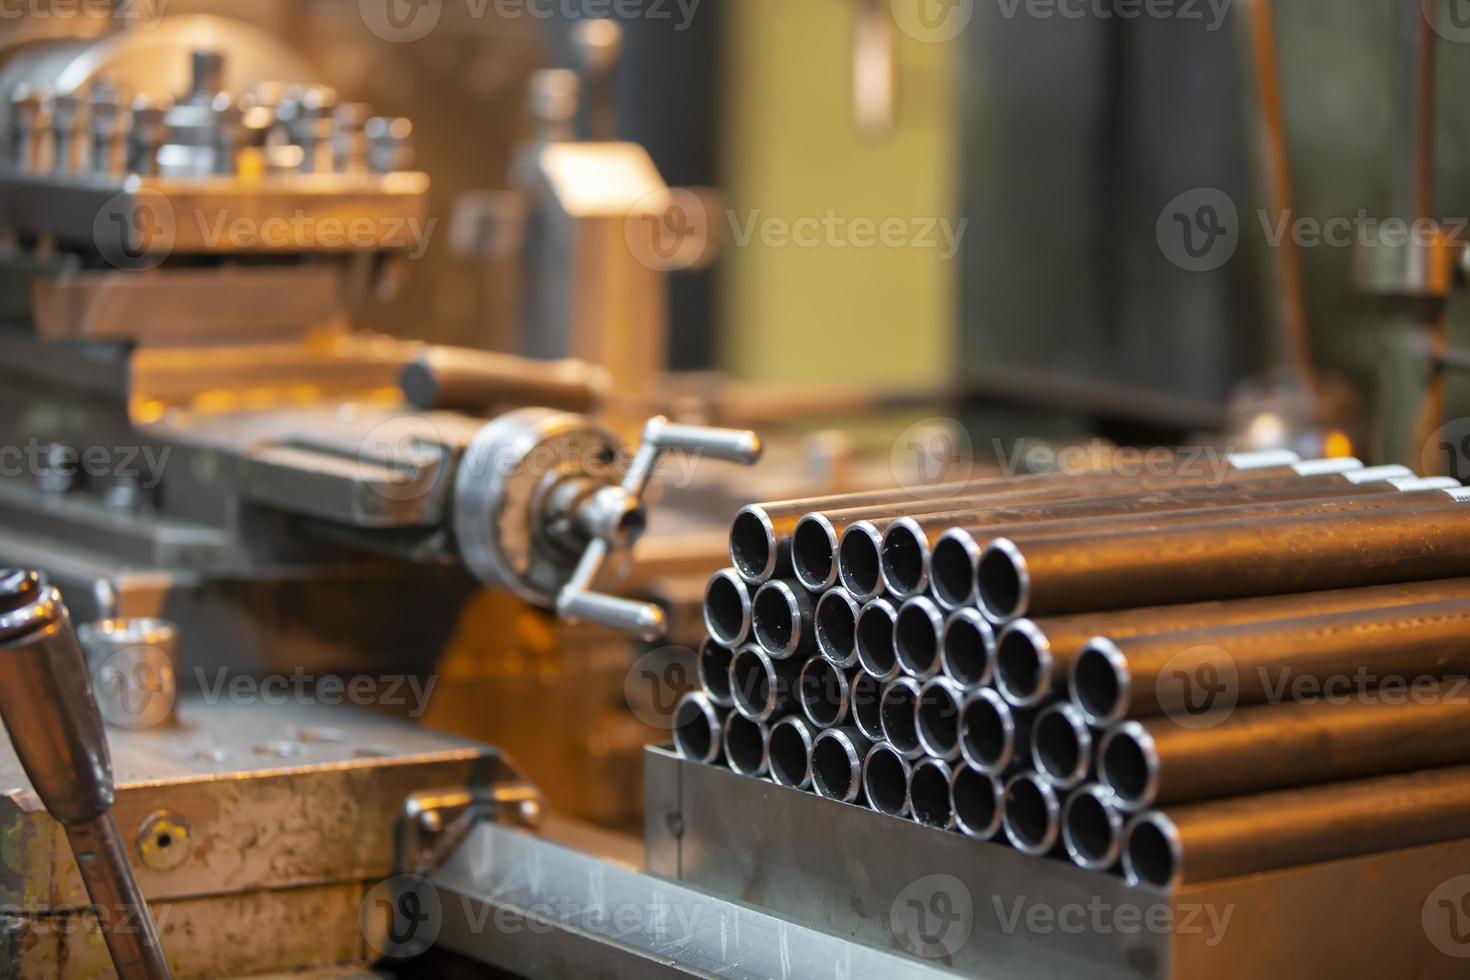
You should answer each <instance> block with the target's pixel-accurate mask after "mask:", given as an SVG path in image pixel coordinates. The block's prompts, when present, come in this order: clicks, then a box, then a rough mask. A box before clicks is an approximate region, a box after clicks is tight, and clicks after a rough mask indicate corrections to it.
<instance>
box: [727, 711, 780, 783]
mask: <svg viewBox="0 0 1470 980" xmlns="http://www.w3.org/2000/svg"><path fill="white" fill-rule="evenodd" d="M770 742H771V729H770V726H769V725H767V724H766V723H765V722H762V721H754V720H752V719H750V718H747V717H745V716H744V715H742V714H741V713H740V712H738V711H732V712H730V714H729V715H727V716H726V717H725V764H726V765H728V766H729V767H730V768H731V770H733V771H734V772H738V773H739V774H740V775H742V776H755V777H757V778H759V777H761V776H764V775H765V774H766V773H767V772H769V771H770V765H771V756H770V752H769V749H770Z"/></svg>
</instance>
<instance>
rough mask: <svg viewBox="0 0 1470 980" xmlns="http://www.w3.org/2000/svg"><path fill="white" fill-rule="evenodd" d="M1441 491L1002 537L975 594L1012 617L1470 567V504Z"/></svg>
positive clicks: (989, 551) (1454, 572)
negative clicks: (1380, 504) (1410, 500)
mask: <svg viewBox="0 0 1470 980" xmlns="http://www.w3.org/2000/svg"><path fill="white" fill-rule="evenodd" d="M1434 492H1435V493H1440V492H1441V491H1434ZM1446 499H1447V500H1449V502H1448V503H1447V504H1445V505H1429V506H1423V507H1419V508H1394V509H1389V510H1381V511H1369V512H1365V513H1342V514H1329V515H1318V516H1307V517H1290V518H1274V519H1271V518H1266V519H1260V518H1258V519H1255V520H1243V521H1227V522H1224V523H1215V524H1186V525H1182V526H1179V527H1171V528H1168V529H1166V530H1152V531H1137V532H1125V533H1120V534H1110V535H1108V536H1106V537H1103V538H1098V537H1096V536H1094V535H1087V534H1080V535H1073V536H1068V537H1057V538H1046V539H1040V540H1034V541H1031V540H1027V539H1026V538H1020V539H1010V538H998V539H996V540H994V541H991V542H990V543H989V544H988V545H986V547H985V556H984V557H983V558H981V560H980V574H979V583H980V587H979V591H980V598H981V601H982V603H983V604H984V607H985V609H986V611H987V612H988V613H989V614H990V615H991V616H992V617H993V618H996V619H1000V620H1007V621H1008V620H1011V619H1017V618H1019V617H1021V616H1026V615H1038V614H1039V615H1047V614H1050V613H1062V612H1088V611H1091V610H1099V609H1125V608H1128V607H1130V606H1148V605H1163V604H1167V603H1171V602H1189V601H1191V600H1201V599H1234V598H1244V597H1247V596H1260V595H1273V594H1281V593H1287V592H1310V591H1317V590H1322V589H1333V588H1342V587H1345V586H1350V585H1384V584H1388V583H1390V582H1409V581H1415V580H1422V579H1433V578H1450V577H1454V576H1463V575H1467V574H1470V511H1466V510H1465V509H1464V507H1463V505H1462V504H1460V503H1457V502H1455V501H1454V500H1452V499H1450V498H1446Z"/></svg>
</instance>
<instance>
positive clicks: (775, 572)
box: [730, 504, 796, 585]
mask: <svg viewBox="0 0 1470 980" xmlns="http://www.w3.org/2000/svg"><path fill="white" fill-rule="evenodd" d="M795 522H796V518H795V517H793V518H792V519H791V521H790V523H791V525H793V526H794V525H795ZM790 534H791V532H790V529H789V528H788V527H787V526H786V524H784V523H783V524H782V526H781V527H779V528H778V527H777V525H776V524H775V522H774V521H773V520H772V519H771V517H770V516H769V515H767V513H766V511H765V509H764V508H763V507H762V506H761V505H759V504H752V505H751V506H749V507H742V508H741V509H740V510H739V512H737V513H736V514H735V519H734V520H733V521H731V522H730V564H731V565H733V566H734V568H735V570H736V571H737V572H739V573H740V577H741V578H743V579H745V581H747V582H749V583H750V584H752V585H759V584H761V583H762V582H768V581H770V580H771V579H773V578H784V577H785V576H787V575H789V574H790V573H791V536H790Z"/></svg>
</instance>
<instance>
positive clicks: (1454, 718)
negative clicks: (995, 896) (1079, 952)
mask: <svg viewBox="0 0 1470 980" xmlns="http://www.w3.org/2000/svg"><path fill="white" fill-rule="evenodd" d="M730 558H731V567H729V568H726V569H723V570H721V571H720V572H718V573H716V574H715V575H714V576H712V577H711V579H710V581H709V585H708V588H707V591H706V596H705V609H704V614H705V623H706V626H707V628H708V633H709V638H708V639H707V640H706V641H705V643H704V646H703V648H702V649H701V651H700V653H699V678H700V690H699V691H697V692H695V693H692V694H689V695H687V696H686V697H685V698H684V700H683V701H682V702H681V703H680V704H679V706H678V709H677V711H676V714H675V719H674V739H675V744H676V746H677V748H678V749H679V751H680V752H681V753H682V754H683V755H684V756H685V757H686V758H689V759H692V760H695V761H699V762H705V763H710V764H723V765H727V766H729V768H730V769H732V770H733V771H735V772H737V773H740V774H742V775H745V776H749V777H754V778H760V779H767V780H770V781H772V782H775V783H778V784H780V785H782V786H786V787H789V788H792V789H797V790H805V791H809V792H812V793H815V794H817V795H819V796H822V797H825V798H828V799H831V800H835V801H838V802H842V803H849V804H854V805H859V806H866V807H868V808H871V809H873V810H876V811H878V812H880V813H885V814H888V815H891V816H893V817H899V818H906V819H910V820H913V821H915V822H918V823H920V824H924V825H927V826H930V827H934V828H937V829H939V830H943V831H949V832H955V833H960V834H965V835H967V836H969V837H972V838H975V839H977V840H984V841H993V842H996V843H998V844H1003V845H1007V846H1012V847H1015V848H1017V849H1019V850H1021V851H1023V852H1025V853H1027V854H1031V855H1035V856H1037V857H1048V856H1050V857H1056V858H1061V859H1069V860H1071V861H1072V862H1073V863H1075V864H1077V865H1079V866H1080V867H1083V868H1086V869H1089V870H1093V871H1098V872H1108V873H1121V874H1124V875H1125V876H1126V877H1127V878H1128V879H1129V881H1130V882H1132V883H1134V884H1136V885H1141V886H1145V887H1152V888H1156V889H1161V890H1168V889H1171V888H1174V887H1176V886H1178V885H1180V884H1182V883H1185V882H1194V881H1200V880H1208V879H1212V878H1218V877H1224V876H1231V875H1238V874H1245V873H1251V872H1255V871H1265V870H1270V869H1272V868H1279V867H1286V866H1292V865H1299V864H1307V863H1314V862H1318V861H1325V860H1333V859H1339V858H1347V857H1353V856H1357V855H1360V854H1363V853H1367V852H1372V851H1380V850H1390V849H1397V848H1405V847H1412V846H1417V845H1421V844H1427V843H1433V842H1437V841H1441V840H1445V839H1451V838H1456V837H1460V836H1465V835H1466V833H1467V831H1466V830H1465V829H1464V828H1466V827H1470V684H1466V683H1465V681H1464V677H1463V675H1466V674H1470V491H1466V490H1464V489H1462V488H1461V487H1460V485H1459V484H1458V483H1457V482H1455V481H1453V480H1445V479H1420V478H1417V477H1415V476H1414V475H1413V474H1412V473H1411V472H1410V471H1408V470H1406V469H1404V468H1402V467H1372V468H1365V467H1363V466H1362V464H1361V463H1359V462H1357V461H1356V460H1315V461H1308V462H1301V461H1299V460H1295V459H1292V458H1282V457H1281V456H1280V454H1274V455H1273V454H1263V455H1262V454H1258V455H1256V456H1237V457H1230V458H1229V461H1228V464H1227V465H1226V466H1225V467H1224V468H1223V469H1222V470H1221V471H1220V472H1218V473H1214V474H1206V473H1203V472H1198V473H1196V472H1191V471H1190V468H1189V467H1187V466H1182V465H1181V466H1178V467H1176V468H1173V469H1168V470H1164V471H1162V472H1158V473H1153V474H1149V475H1144V476H1137V475H1114V474H1087V475H1084V476H1076V475H1047V476H1022V477H1013V478H994V479H984V480H975V481H971V482H969V483H963V484H948V485H945V486H942V487H938V488H928V489H927V490H925V491H924V492H923V493H921V494H915V493H913V492H910V491H906V490H897V491H888V492H873V493H861V494H848V495H844V496H836V497H827V498H818V499H808V500H793V501H782V502H776V503H763V504H753V505H751V506H749V507H746V508H744V509H742V510H741V511H740V512H739V513H738V514H737V515H736V517H735V519H734V521H733V523H732V526H731V532H730ZM1267 838H1269V841H1268V842H1265V843H1263V839H1267Z"/></svg>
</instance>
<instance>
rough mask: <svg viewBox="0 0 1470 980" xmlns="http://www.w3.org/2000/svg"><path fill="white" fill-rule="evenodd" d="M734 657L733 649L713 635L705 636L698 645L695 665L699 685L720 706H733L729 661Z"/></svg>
mask: <svg viewBox="0 0 1470 980" xmlns="http://www.w3.org/2000/svg"><path fill="white" fill-rule="evenodd" d="M734 659H735V651H734V650H731V649H730V648H729V647H726V646H722V645H720V644H719V643H716V642H715V641H714V638H713V637H708V636H707V637H705V638H704V642H703V643H701V644H700V645H699V657H698V662H697V664H696V665H695V671H696V672H697V673H698V675H699V686H700V687H701V688H702V689H703V690H704V693H705V695H706V696H707V697H708V698H709V699H710V700H711V701H713V702H714V703H715V704H716V705H718V706H719V707H721V708H733V707H735V698H734V696H733V695H732V694H731V693H730V663H731V662H732V661H733V660H734Z"/></svg>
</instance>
